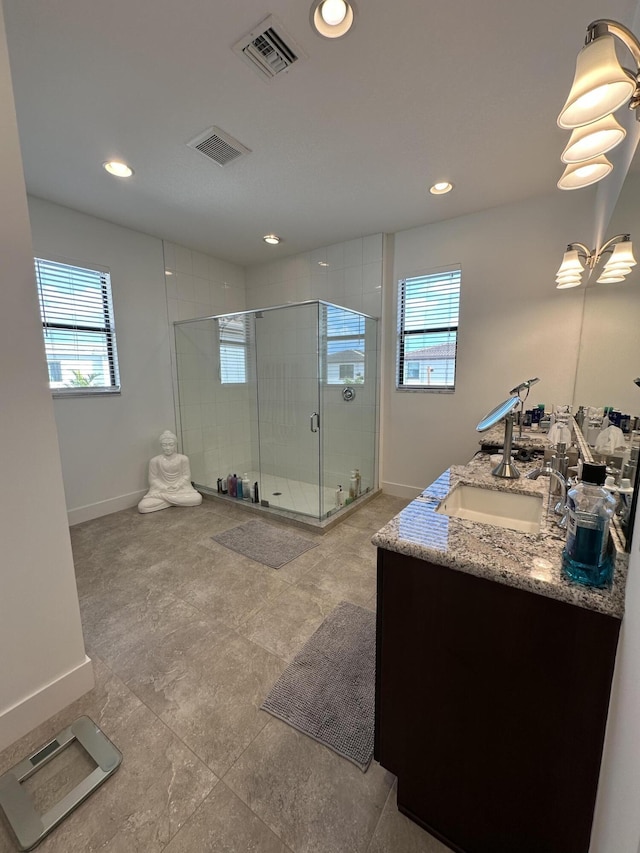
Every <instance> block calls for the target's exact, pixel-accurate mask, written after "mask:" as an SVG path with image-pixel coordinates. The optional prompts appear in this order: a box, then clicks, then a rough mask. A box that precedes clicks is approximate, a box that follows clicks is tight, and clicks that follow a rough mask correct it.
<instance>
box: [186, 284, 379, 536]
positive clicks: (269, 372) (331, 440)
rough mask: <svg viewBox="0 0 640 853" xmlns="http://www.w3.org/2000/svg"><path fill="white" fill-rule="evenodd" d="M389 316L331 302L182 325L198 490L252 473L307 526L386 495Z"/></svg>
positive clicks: (269, 496)
mask: <svg viewBox="0 0 640 853" xmlns="http://www.w3.org/2000/svg"><path fill="white" fill-rule="evenodd" d="M377 325H378V324H377V320H375V319H373V318H372V317H368V316H366V315H364V314H361V313H359V312H357V311H352V310H350V309H347V308H342V307H340V306H337V305H332V304H330V303H327V302H322V301H312V302H302V303H298V304H291V305H285V306H281V307H277V308H265V309H262V310H260V311H244V312H241V313H237V314H224V315H220V316H217V317H207V318H203V319H197V320H185V321H179V322H176V323H175V324H174V326H175V338H176V363H177V385H178V394H177V409H178V411H177V421H178V426H179V429H180V431H181V436H182V449H183V451H184V452H185V453H186V454H187V455H188V456H189V458H190V461H191V476H192V479H193V481H194V483H195V485H196V487H197V488H198V489H200V490H201V491H204V492H212V493H216V492H217V481H218V479H226V478H227V477H228V476H229V474H236V475H237V476H238V478H242V477H243V476H244V475H245V474H246V475H247V476H248V479H249V480H250V482H251V483H252V484H253V483H254V482H257V483H258V490H259V497H260V503H261V506H263V507H264V506H269V507H271V508H275V509H277V510H286V511H288V512H292V513H295V514H297V515H300V516H304V517H306V518H307V519H314V520H318V521H319V522H321V521H323V520H324V519H326V518H327V517H328V516H330V515H331V514H332V513H334V512H336V510H337V509H338V505H339V503H340V500H339V499H337V497H336V491H337V490H338V488H339V486H342V490H343V492H344V500H345V503H346V504H348V503H350V502H351V499H355V500H357V496H354V494H353V488H352V492H351V496H350V491H349V488H350V480H351V474H352V472H353V471H356V470H357V471H358V472H359V475H360V495H364V494H366V493H368V492H370V491H371V490H372V489H376V488H377V479H376V471H377V466H376V452H377V422H378V417H377V386H378V340H377Z"/></svg>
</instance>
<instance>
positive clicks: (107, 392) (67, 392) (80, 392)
mask: <svg viewBox="0 0 640 853" xmlns="http://www.w3.org/2000/svg"><path fill="white" fill-rule="evenodd" d="M120 390H121V389H120V386H118V387H117V388H52V389H51V395H52V397H53V398H54V399H58V400H63V399H65V398H68V397H109V396H111V395H113V394H118V395H119V394H120Z"/></svg>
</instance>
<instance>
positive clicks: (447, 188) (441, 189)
mask: <svg viewBox="0 0 640 853" xmlns="http://www.w3.org/2000/svg"><path fill="white" fill-rule="evenodd" d="M452 189H453V184H450V183H449V181H438V183H437V184H434V185H433V186H432V187H429V192H430V193H431V194H432V195H445V193H450V192H451V190H452Z"/></svg>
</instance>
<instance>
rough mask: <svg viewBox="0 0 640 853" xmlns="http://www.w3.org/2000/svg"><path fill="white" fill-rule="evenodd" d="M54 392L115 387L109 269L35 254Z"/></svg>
mask: <svg viewBox="0 0 640 853" xmlns="http://www.w3.org/2000/svg"><path fill="white" fill-rule="evenodd" d="M35 267H36V284H37V287H38V297H39V300H40V314H41V316H42V328H43V332H44V344H45V352H46V356H47V365H48V368H49V386H50V387H51V388H52V389H53V392H54V396H61V397H62V396H67V395H74V394H103V393H109V392H117V391H119V390H120V377H119V375H118V358H117V352H116V336H115V328H114V323H113V305H112V302H111V277H110V275H109V271H108V270H106V269H98V268H92V269H88V268H84V267H77V266H72V265H70V264H64V263H58V262H56V261H48V260H43V259H42V258H36V259H35Z"/></svg>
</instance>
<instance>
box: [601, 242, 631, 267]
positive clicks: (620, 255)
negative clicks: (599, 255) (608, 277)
mask: <svg viewBox="0 0 640 853" xmlns="http://www.w3.org/2000/svg"><path fill="white" fill-rule="evenodd" d="M616 264H623V265H624V266H626V267H635V265H636V259H635V258H634V257H633V244H632V242H631V240H623V241H622V243H616V245H615V246H614V249H613V254H612V255H611V257H610V258H609V260H608V261H607V266H608V267H609V266H613V265H616Z"/></svg>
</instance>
